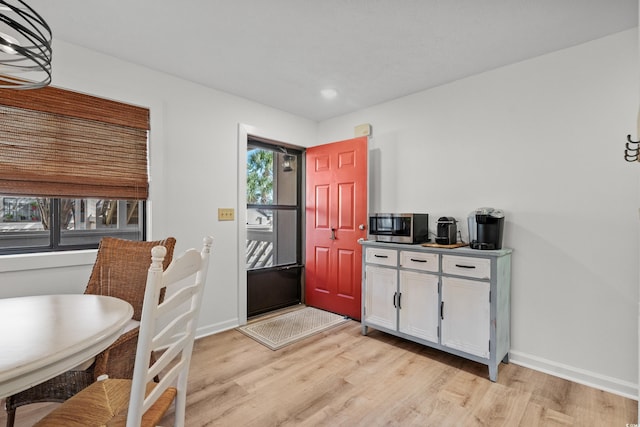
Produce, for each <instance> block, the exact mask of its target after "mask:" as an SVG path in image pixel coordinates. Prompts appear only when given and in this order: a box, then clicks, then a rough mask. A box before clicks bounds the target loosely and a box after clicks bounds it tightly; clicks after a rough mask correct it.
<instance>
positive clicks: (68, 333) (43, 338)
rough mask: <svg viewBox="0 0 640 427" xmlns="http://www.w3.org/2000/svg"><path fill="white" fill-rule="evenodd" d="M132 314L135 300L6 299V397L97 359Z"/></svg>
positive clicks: (1, 375)
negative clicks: (132, 302)
mask: <svg viewBox="0 0 640 427" xmlns="http://www.w3.org/2000/svg"><path fill="white" fill-rule="evenodd" d="M131 316H133V307H131V304H129V303H128V302H126V301H123V300H120V299H117V298H113V297H107V296H100V295H79V294H72V295H42V296H28V297H18V298H5V299H0V325H1V326H0V330H1V331H2V332H0V398H2V397H6V396H10V395H12V394H15V393H17V392H19V391H21V390H25V389H27V388H29V387H32V386H34V385H36V384H39V383H41V382H43V381H46V380H48V379H49V378H52V377H55V376H56V375H59V374H61V373H63V372H65V371H68V370H69V369H71V368H73V367H75V366H77V365H79V364H81V363H82V362H84V361H86V360H88V359H90V358H92V357H94V356H95V355H97V354H98V353H100V352H101V351H102V350H104V349H106V348H107V347H108V346H109V345H110V344H111V343H113V342H114V341H115V340H116V339H117V338H118V336H119V335H120V333H121V332H122V330H123V328H124V326H125V324H126V323H127V322H128V321H129V320H130V319H131Z"/></svg>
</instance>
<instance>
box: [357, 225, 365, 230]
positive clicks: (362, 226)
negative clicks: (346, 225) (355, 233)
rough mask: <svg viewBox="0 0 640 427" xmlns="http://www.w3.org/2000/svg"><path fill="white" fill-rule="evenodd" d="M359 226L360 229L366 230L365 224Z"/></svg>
mask: <svg viewBox="0 0 640 427" xmlns="http://www.w3.org/2000/svg"><path fill="white" fill-rule="evenodd" d="M358 228H359V229H360V230H364V229H365V228H366V227H365V226H364V224H360V225H359V226H358Z"/></svg>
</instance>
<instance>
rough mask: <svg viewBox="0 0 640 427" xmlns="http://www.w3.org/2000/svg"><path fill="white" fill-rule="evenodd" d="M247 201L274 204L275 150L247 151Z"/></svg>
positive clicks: (258, 203) (256, 149)
mask: <svg viewBox="0 0 640 427" xmlns="http://www.w3.org/2000/svg"><path fill="white" fill-rule="evenodd" d="M247 203H248V204H255V205H270V204H273V151H270V150H264V149H261V148H254V149H251V150H249V151H247Z"/></svg>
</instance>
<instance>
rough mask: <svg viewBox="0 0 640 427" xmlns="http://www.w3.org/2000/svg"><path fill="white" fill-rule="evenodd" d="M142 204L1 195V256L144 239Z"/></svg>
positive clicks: (120, 201) (135, 202)
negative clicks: (106, 238) (104, 240)
mask: <svg viewBox="0 0 640 427" xmlns="http://www.w3.org/2000/svg"><path fill="white" fill-rule="evenodd" d="M144 205H145V203H144V202H142V201H135V200H102V199H54V198H37V197H10V196H5V197H3V196H2V195H0V206H1V210H0V253H23V252H39V251H42V250H53V251H56V250H70V249H83V248H95V247H97V244H98V243H99V242H100V239H101V238H102V237H104V236H113V237H120V238H123V239H129V240H143V238H144V235H143V234H144V233H143V230H144ZM141 212H142V213H143V215H141V214H140V213H141Z"/></svg>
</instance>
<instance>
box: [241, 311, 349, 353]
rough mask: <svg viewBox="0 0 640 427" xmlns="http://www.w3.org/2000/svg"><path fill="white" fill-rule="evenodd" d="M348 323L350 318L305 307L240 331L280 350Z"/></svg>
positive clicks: (252, 324)
mask: <svg viewBox="0 0 640 427" xmlns="http://www.w3.org/2000/svg"><path fill="white" fill-rule="evenodd" d="M348 321H349V318H348V317H344V316H341V315H339V314H334V313H330V312H328V311H324V310H318V309H317V308H313V307H305V308H302V309H300V310H295V311H291V312H288V313H284V314H281V315H278V316H275V317H271V318H268V319H265V320H261V321H258V322H255V323H250V324H248V325H245V326H241V327H239V328H238V331H240V332H242V333H243V334H245V335H247V336H249V337H251V338H253V339H254V340H256V341H258V342H259V343H260V344H263V345H265V346H267V347H268V348H270V349H271V350H278V349H279V348H282V347H284V346H286V345H289V344H291V343H294V342H296V341H300V340H302V339H304V338H307V337H310V336H311V335H314V334H317V333H318V332H322V331H325V330H327V329H329V328H332V327H334V326H337V325H340V324H342V323H344V322H348Z"/></svg>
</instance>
